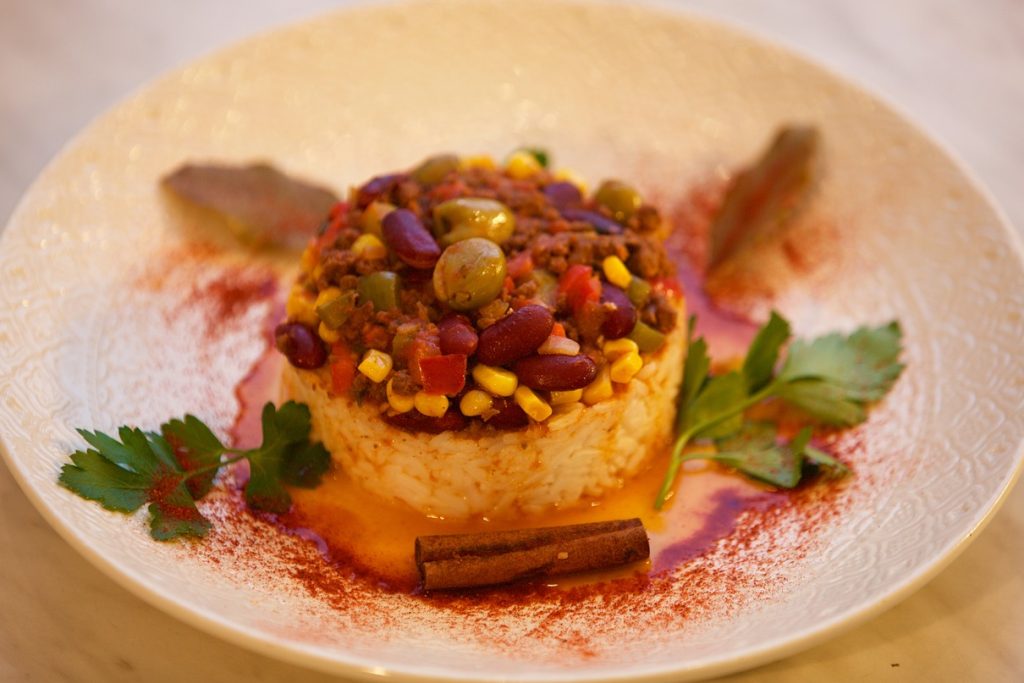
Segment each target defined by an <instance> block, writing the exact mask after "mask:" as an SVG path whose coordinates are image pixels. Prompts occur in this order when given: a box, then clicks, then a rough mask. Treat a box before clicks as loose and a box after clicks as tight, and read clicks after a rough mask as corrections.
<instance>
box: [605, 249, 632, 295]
mask: <svg viewBox="0 0 1024 683" xmlns="http://www.w3.org/2000/svg"><path fill="white" fill-rule="evenodd" d="M601 268H602V270H604V276H605V277H606V278H607V279H608V282H610V283H612V284H613V285H615V286H616V287H621V288H622V289H625V288H626V287H629V283H630V281H631V280H632V279H633V275H632V274H631V273H630V272H629V269H628V268H626V264H625V263H623V262H622V259H620V258H619V257H618V256H608V257H607V258H605V260H604V261H601Z"/></svg>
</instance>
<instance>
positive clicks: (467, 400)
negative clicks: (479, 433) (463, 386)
mask: <svg viewBox="0 0 1024 683" xmlns="http://www.w3.org/2000/svg"><path fill="white" fill-rule="evenodd" d="M492 405H494V399H493V398H491V395H490V394H488V393H487V392H486V391H480V390H479V389H470V390H469V391H467V392H466V395H465V396H463V397H462V400H461V401H459V410H461V411H462V414H463V415H465V416H466V417H476V416H477V415H483V414H484V413H486V412H487V411H488V410H490V409H491V406H492Z"/></svg>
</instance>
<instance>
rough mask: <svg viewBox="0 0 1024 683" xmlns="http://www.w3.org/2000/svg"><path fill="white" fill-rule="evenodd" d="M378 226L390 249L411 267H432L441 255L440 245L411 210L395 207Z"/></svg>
mask: <svg viewBox="0 0 1024 683" xmlns="http://www.w3.org/2000/svg"><path fill="white" fill-rule="evenodd" d="M380 228H381V232H382V233H383V235H384V241H385V242H386V243H387V245H388V246H389V247H390V248H391V251H393V252H395V255H396V256H398V258H400V259H402V260H403V261H405V262H406V263H408V264H409V265H410V266H412V267H413V268H433V267H434V264H435V263H437V259H438V258H439V257H440V256H441V247H439V246H437V242H436V241H434V237H433V235H431V234H430V232H429V231H428V230H427V229H426V228H425V227H424V226H423V221H421V220H420V219H419V217H418V216H417V215H416V214H414V213H413V212H412V211H408V210H406V209H395V210H394V211H392V212H391V213H389V214H388V215H387V216H384V220H383V221H381V226H380Z"/></svg>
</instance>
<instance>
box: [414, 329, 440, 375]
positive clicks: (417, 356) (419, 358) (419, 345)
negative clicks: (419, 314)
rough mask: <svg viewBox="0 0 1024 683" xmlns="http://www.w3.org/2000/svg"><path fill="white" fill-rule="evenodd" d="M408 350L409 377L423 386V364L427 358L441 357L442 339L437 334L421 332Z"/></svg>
mask: <svg viewBox="0 0 1024 683" xmlns="http://www.w3.org/2000/svg"><path fill="white" fill-rule="evenodd" d="M407 348H408V358H409V376H410V377H412V378H413V381H415V382H417V383H419V384H423V370H422V363H423V361H424V360H426V359H427V358H432V357H434V356H440V355H441V339H440V337H439V336H438V335H437V333H436V332H435V333H433V334H431V333H430V332H420V333H419V334H418V335H416V338H415V339H413V340H412V343H411V344H409V346H408V347H407Z"/></svg>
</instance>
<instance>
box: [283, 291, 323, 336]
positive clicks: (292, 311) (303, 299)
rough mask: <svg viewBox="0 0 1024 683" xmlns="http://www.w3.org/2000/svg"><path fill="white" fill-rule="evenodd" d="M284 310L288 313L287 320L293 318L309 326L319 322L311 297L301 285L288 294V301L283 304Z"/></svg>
mask: <svg viewBox="0 0 1024 683" xmlns="http://www.w3.org/2000/svg"><path fill="white" fill-rule="evenodd" d="M284 310H285V313H287V314H288V319H289V320H294V321H296V322H300V323H302V324H303V325H309V326H310V327H315V326H316V325H319V324H320V318H319V317H318V316H317V314H316V306H315V305H314V304H313V297H311V296H310V295H309V294H308V293H307V292H306V291H305V290H304V289H302V288H301V287H296V288H295V289H293V290H292V292H291V294H289V295H288V302H287V303H286V304H285V307H284Z"/></svg>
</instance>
